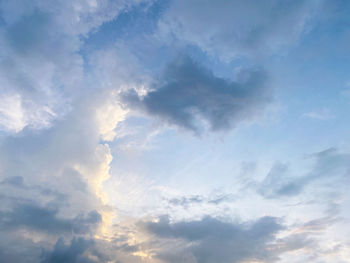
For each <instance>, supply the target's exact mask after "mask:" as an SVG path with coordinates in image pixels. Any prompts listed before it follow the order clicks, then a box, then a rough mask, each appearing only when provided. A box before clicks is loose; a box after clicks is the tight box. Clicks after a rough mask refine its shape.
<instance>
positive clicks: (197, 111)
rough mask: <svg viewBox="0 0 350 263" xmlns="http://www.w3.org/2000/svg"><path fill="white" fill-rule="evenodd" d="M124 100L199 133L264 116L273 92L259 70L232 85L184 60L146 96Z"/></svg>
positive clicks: (170, 68)
mask: <svg viewBox="0 0 350 263" xmlns="http://www.w3.org/2000/svg"><path fill="white" fill-rule="evenodd" d="M123 99H124V101H125V102H126V104H127V105H129V106H130V107H134V108H139V109H141V110H144V111H145V112H147V113H148V114H150V115H151V116H154V117H156V118H158V119H160V120H162V121H164V122H166V123H168V124H172V125H176V126H178V127H181V128H184V129H188V130H191V131H194V132H196V133H200V132H201V130H202V129H203V128H205V127H209V129H210V130H211V131H222V130H227V129H230V128H233V127H235V126H236V125H237V124H238V123H239V122H241V121H245V120H250V119H252V118H254V117H255V116H257V115H259V114H261V112H262V111H263V110H264V108H265V107H266V105H267V104H268V103H269V102H270V101H271V91H270V89H269V88H268V87H267V80H266V74H265V73H264V72H263V71H262V70H260V69H250V70H242V72H240V73H239V74H238V76H237V80H236V81H231V80H227V79H223V78H219V77H216V76H215V75H214V74H213V73H212V72H211V71H210V70H208V69H206V68H204V67H202V66H200V65H199V64H198V63H196V62H195V61H193V60H192V59H191V58H190V57H187V56H183V57H180V58H179V59H177V60H175V61H174V62H173V63H171V64H170V65H169V66H168V67H167V68H166V70H165V72H164V74H163V76H162V77H161V78H160V80H159V81H158V82H157V83H156V84H155V85H154V87H153V89H152V90H150V91H149V92H148V93H147V94H145V95H144V96H142V95H141V96H140V95H139V94H137V93H136V91H130V92H128V93H125V94H124V95H123Z"/></svg>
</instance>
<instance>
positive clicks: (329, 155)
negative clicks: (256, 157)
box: [258, 148, 350, 198]
mask: <svg viewBox="0 0 350 263" xmlns="http://www.w3.org/2000/svg"><path fill="white" fill-rule="evenodd" d="M309 158H311V159H312V160H313V167H312V169H311V170H310V171H308V172H306V173H305V174H303V175H299V176H295V175H294V176H292V175H291V174H290V171H289V167H288V165H286V164H282V163H276V164H275V165H274V166H273V167H272V168H271V170H270V172H269V173H268V174H267V175H266V177H265V178H264V180H263V181H262V182H261V184H260V185H259V187H258V192H259V193H260V194H262V195H263V196H265V197H269V198H279V197H281V196H294V195H298V194H300V193H301V192H302V191H303V190H304V188H305V187H306V186H308V185H309V184H312V183H316V182H319V183H322V182H327V184H328V185H330V184H333V183H335V182H339V181H342V180H346V178H347V177H348V176H349V175H350V154H348V153H342V152H339V151H338V150H337V149H336V148H329V149H326V150H324V151H321V152H318V153H314V154H312V155H310V156H309Z"/></svg>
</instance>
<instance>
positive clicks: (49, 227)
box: [0, 203, 101, 234]
mask: <svg viewBox="0 0 350 263" xmlns="http://www.w3.org/2000/svg"><path fill="white" fill-rule="evenodd" d="M58 213H59V210H58V209H57V208H52V207H43V206H39V205H37V204H34V203H23V204H16V205H15V207H13V208H12V210H11V211H8V212H1V213H0V225H1V227H2V228H6V229H7V230H9V229H18V228H21V227H24V228H28V229H33V230H36V231H44V232H47V233H50V234H57V233H58V234H59V233H61V234H63V233H75V234H86V233H90V232H91V231H92V230H93V229H94V227H96V226H97V225H98V224H99V223H100V222H101V215H100V214H99V213H98V212H97V211H91V212H89V213H88V214H87V215H83V214H80V215H78V216H76V217H75V218H72V219H65V218H61V217H59V215H58Z"/></svg>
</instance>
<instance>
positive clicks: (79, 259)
mask: <svg viewBox="0 0 350 263" xmlns="http://www.w3.org/2000/svg"><path fill="white" fill-rule="evenodd" d="M93 245H94V241H93V240H86V239H84V238H74V239H72V241H71V243H70V244H69V245H66V244H65V243H64V240H63V238H59V239H58V240H57V242H56V244H55V246H54V248H53V250H52V251H51V252H45V253H43V255H42V260H41V261H40V262H41V263H97V262H99V261H97V260H92V259H91V258H88V257H87V256H86V255H84V252H85V251H86V250H87V249H89V248H90V247H92V246H93Z"/></svg>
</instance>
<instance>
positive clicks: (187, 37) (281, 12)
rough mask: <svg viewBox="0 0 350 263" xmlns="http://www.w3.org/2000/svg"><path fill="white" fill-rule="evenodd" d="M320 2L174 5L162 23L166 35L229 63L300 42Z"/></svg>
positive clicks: (182, 2) (249, 0)
mask: <svg viewBox="0 0 350 263" xmlns="http://www.w3.org/2000/svg"><path fill="white" fill-rule="evenodd" d="M320 2H321V1H318V0H315V1H314V0H312V1H305V0H297V1H281V0H268V1H259V0H247V1H239V0H234V1H224V0H219V1H210V0H205V1H200V0H191V1H187V0H179V1H172V2H171V3H170V8H169V9H168V10H167V11H166V12H165V13H164V15H163V17H162V19H161V21H160V23H159V28H160V34H161V35H164V34H165V35H167V36H168V37H169V36H175V37H176V38H175V39H179V40H184V41H186V42H187V43H188V44H194V45H197V46H199V47H200V48H202V49H203V50H204V51H206V52H209V53H210V54H212V55H216V56H219V57H221V58H222V59H224V60H230V59H232V58H234V57H239V56H242V55H243V56H245V55H248V56H251V55H261V54H271V53H272V54H273V53H275V52H276V51H281V50H283V49H284V48H286V47H290V46H292V45H293V44H294V43H296V42H297V41H298V39H299V36H300V34H302V33H303V32H304V31H305V30H307V23H308V21H309V19H310V17H311V16H312V14H313V12H314V9H315V8H316V7H317V5H318V4H319V3H320ZM170 41H171V40H170Z"/></svg>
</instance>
